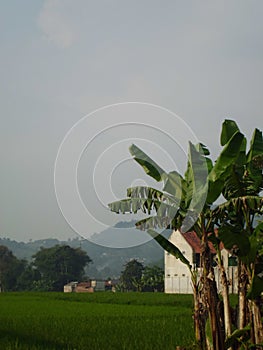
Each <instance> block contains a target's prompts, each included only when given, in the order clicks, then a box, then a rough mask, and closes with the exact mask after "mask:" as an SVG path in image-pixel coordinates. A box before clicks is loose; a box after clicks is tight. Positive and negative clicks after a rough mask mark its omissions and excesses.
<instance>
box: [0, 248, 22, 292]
mask: <svg viewBox="0 0 263 350" xmlns="http://www.w3.org/2000/svg"><path fill="white" fill-rule="evenodd" d="M24 267H25V261H23V260H19V259H17V258H16V257H15V256H14V255H13V253H12V252H11V250H9V249H8V248H7V247H5V246H2V245H1V246H0V289H1V290H2V291H12V290H17V289H18V288H17V282H18V281H17V279H18V276H19V275H20V274H21V273H22V272H23V270H24Z"/></svg>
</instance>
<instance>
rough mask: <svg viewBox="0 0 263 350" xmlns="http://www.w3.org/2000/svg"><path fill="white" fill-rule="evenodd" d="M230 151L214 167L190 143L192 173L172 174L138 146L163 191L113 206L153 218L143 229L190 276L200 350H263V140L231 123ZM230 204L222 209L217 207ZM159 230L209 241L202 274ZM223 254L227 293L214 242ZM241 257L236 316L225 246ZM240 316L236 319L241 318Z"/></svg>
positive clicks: (227, 125)
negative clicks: (188, 232)
mask: <svg viewBox="0 0 263 350" xmlns="http://www.w3.org/2000/svg"><path fill="white" fill-rule="evenodd" d="M221 145H222V147H223V149H222V151H221V153H220V155H219V157H218V158H217V159H216V161H215V162H213V161H212V160H211V159H210V158H209V150H208V149H207V147H206V146H204V145H203V144H202V143H199V144H197V145H193V144H192V143H191V142H189V152H188V161H187V167H186V172H185V174H184V175H181V174H179V173H178V172H176V171H172V172H170V173H166V172H165V171H164V170H163V169H162V168H161V167H160V166H159V165H158V164H156V163H155V162H154V161H153V160H152V159H151V158H150V157H149V156H148V155H147V154H145V153H144V152H143V151H142V150H140V149H139V148H138V147H136V146H135V145H132V146H131V148H130V152H131V154H132V155H133V156H134V159H135V161H137V162H138V163H139V164H140V165H141V166H142V167H143V169H144V171H145V172H146V173H147V174H148V175H150V176H151V177H153V178H154V179H155V180H156V181H163V183H164V188H163V191H159V190H156V189H154V188H150V187H147V186H138V187H134V188H129V189H128V190H127V197H128V198H126V199H124V200H121V201H118V202H114V203H111V204H109V206H110V209H111V210H112V211H114V212H116V213H119V212H122V213H130V212H133V213H137V211H139V210H141V211H142V212H144V213H145V214H148V216H147V217H146V218H145V219H143V220H140V221H139V222H138V223H137V224H136V225H137V227H138V228H140V229H142V230H147V232H148V233H149V234H150V235H151V236H152V237H153V238H154V239H155V240H156V241H157V242H158V243H159V244H160V245H161V246H162V247H163V248H164V249H165V250H167V251H168V252H169V253H171V254H173V255H174V256H175V257H176V258H178V259H180V260H181V261H182V262H183V263H184V264H186V265H187V266H188V268H189V270H190V272H191V276H192V285H193V295H194V326H195V336H196V341H197V343H198V344H199V346H200V348H201V349H216V350H221V349H241V348H242V349H248V348H254V349H260V348H262V346H263V326H262V316H263V308H262V304H263V303H262V292H263V222H262V214H263V198H262V189H263V174H262V170H263V138H262V132H261V131H259V130H258V129H255V131H254V133H253V136H252V139H251V141H250V145H249V147H248V149H247V140H246V138H245V136H244V135H243V134H242V133H241V132H240V130H239V128H238V126H237V124H236V123H235V122H234V121H232V120H225V122H224V123H223V126H222V132H221ZM219 197H221V198H223V203H221V204H220V205H217V204H216V203H215V202H216V201H217V200H218V199H219ZM156 228H158V229H163V228H172V229H181V230H183V231H184V230H195V231H196V233H197V235H198V236H199V238H200V239H201V242H202V254H201V267H202V269H201V276H198V274H197V271H196V270H195V268H194V267H193V266H191V264H190V262H189V261H188V260H187V259H186V258H185V256H184V255H183V254H182V252H181V251H180V250H179V249H178V247H176V246H174V245H173V244H172V243H171V242H169V241H168V240H167V239H166V238H165V237H164V236H163V235H162V234H160V233H159V232H158V231H156ZM210 242H212V244H213V245H214V247H215V249H216V251H217V261H218V267H219V270H220V275H221V284H222V292H221V295H220V293H219V290H218V286H217V284H216V282H215V276H214V266H213V259H212V256H211V251H210V249H209V244H210ZM222 244H223V245H224V246H225V248H227V249H229V251H231V253H232V255H233V256H236V257H237V259H238V280H239V288H238V305H237V312H236V313H231V307H230V302H229V289H228V286H229V281H228V278H227V274H226V271H225V270H224V265H223V262H222V257H221V250H220V246H221V245H222ZM235 315H236V316H235Z"/></svg>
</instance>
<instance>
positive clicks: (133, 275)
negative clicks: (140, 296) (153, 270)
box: [120, 259, 144, 291]
mask: <svg viewBox="0 0 263 350" xmlns="http://www.w3.org/2000/svg"><path fill="white" fill-rule="evenodd" d="M143 270H144V266H143V264H142V263H140V262H139V261H137V260H136V259H133V260H131V261H129V262H128V263H126V264H125V269H124V271H123V272H122V274H121V277H120V284H121V288H122V290H123V291H141V288H142V283H141V278H142V274H143Z"/></svg>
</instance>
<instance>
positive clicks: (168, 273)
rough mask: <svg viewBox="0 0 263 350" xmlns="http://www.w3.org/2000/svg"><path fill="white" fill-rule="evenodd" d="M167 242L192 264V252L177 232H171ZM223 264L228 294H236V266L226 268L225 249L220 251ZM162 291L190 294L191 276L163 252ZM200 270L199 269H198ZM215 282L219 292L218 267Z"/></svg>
mask: <svg viewBox="0 0 263 350" xmlns="http://www.w3.org/2000/svg"><path fill="white" fill-rule="evenodd" d="M169 240H170V241H171V242H172V243H173V244H174V245H176V246H177V247H178V248H179V249H180V250H181V252H182V253H183V254H184V255H185V257H186V258H187V259H188V260H189V262H190V263H191V264H193V250H192V247H191V246H190V245H189V243H188V242H187V241H186V240H185V239H184V237H183V236H182V235H181V233H180V232H179V231H173V232H172V234H171V236H170V238H169ZM222 256H223V263H224V266H225V269H226V274H227V277H228V280H229V282H230V285H229V292H230V293H235V294H236V293H237V291H238V279H237V266H228V256H229V253H228V251H227V250H226V249H223V250H222ZM164 266H165V277H164V291H165V293H178V294H192V293H193V291H192V283H191V274H190V271H189V269H188V267H187V266H186V265H185V264H183V263H182V262H181V261H180V260H179V259H176V258H175V257H174V256H173V255H171V254H169V253H167V252H166V251H165V252H164ZM198 270H200V269H198ZM214 272H215V280H216V283H217V285H218V290H219V291H221V283H220V274H219V270H218V267H215V269H214Z"/></svg>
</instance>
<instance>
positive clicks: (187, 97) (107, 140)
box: [0, 0, 263, 241]
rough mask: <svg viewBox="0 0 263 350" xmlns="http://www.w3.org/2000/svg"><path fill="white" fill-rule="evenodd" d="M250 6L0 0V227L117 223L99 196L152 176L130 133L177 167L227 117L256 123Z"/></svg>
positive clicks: (258, 62)
mask: <svg viewBox="0 0 263 350" xmlns="http://www.w3.org/2000/svg"><path fill="white" fill-rule="evenodd" d="M262 15H263V3H262V1H260V0H253V1H244V0H230V1H229V0H228V1H224V0H220V1H208V0H203V1H198V2H197V1H194V0H193V1H191V0H188V1H177V0H173V1H133V2H131V1H100V0H98V1H85V0H74V1H73V0H42V1H40V0H27V1H20V0H11V1H1V2H0V40H1V55H0V63H1V64H0V73H1V82H0V96H1V105H0V109H1V129H0V133H1V135H0V136H1V137H0V154H1V181H0V235H1V236H2V237H7V238H10V239H16V240H23V241H27V240H29V239H40V238H47V237H53V238H58V239H66V238H69V237H75V236H76V235H78V234H81V235H82V236H84V237H85V238H87V237H89V236H91V235H92V234H93V233H95V232H97V233H98V232H100V231H103V230H105V229H106V228H107V227H110V226H112V225H114V224H115V223H116V222H118V221H119V220H123V217H120V216H117V215H114V214H113V213H110V212H109V211H108V209H107V203H109V202H111V201H113V200H116V199H120V198H124V197H125V194H126V188H127V187H130V186H131V185H138V184H146V185H151V186H155V183H154V182H153V181H152V180H151V179H149V178H147V177H146V176H145V175H144V173H143V171H142V170H141V169H140V168H139V167H138V165H137V164H136V163H135V162H134V161H132V160H131V156H130V154H129V151H128V147H129V146H130V145H131V144H132V143H135V144H137V145H139V146H140V147H141V148H143V149H144V150H145V151H147V153H149V154H150V155H151V157H152V158H154V159H155V160H156V161H157V162H158V163H159V164H160V165H161V166H162V167H164V168H165V169H167V170H168V171H171V170H173V169H178V170H179V171H183V167H184V164H185V161H186V152H187V141H188V140H191V141H192V142H195V141H196V140H200V141H202V142H203V143H204V144H206V145H207V146H208V147H209V149H210V151H211V154H212V157H213V158H215V157H216V155H217V154H218V153H219V151H220V145H219V134H220V128H221V124H222V122H223V120H224V119H225V118H229V119H234V120H236V122H237V123H238V125H239V127H240V129H241V131H242V132H243V133H245V134H246V135H247V136H248V138H250V136H251V134H252V131H253V129H254V128H255V127H257V128H259V129H263V125H262V124H263V122H262V110H263V108H262V107H263V98H262V91H263V41H262V35H263V22H262ZM131 102H132V103H131ZM157 187H158V186H157ZM132 218H133V217H132V216H125V219H126V220H130V219H132Z"/></svg>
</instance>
